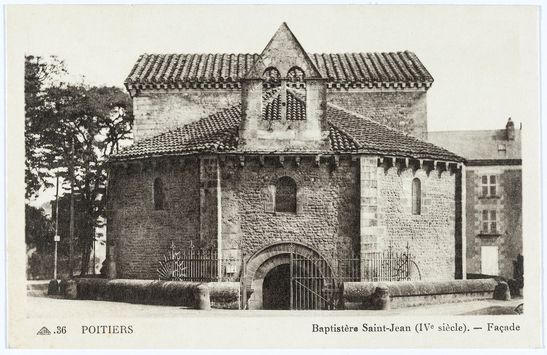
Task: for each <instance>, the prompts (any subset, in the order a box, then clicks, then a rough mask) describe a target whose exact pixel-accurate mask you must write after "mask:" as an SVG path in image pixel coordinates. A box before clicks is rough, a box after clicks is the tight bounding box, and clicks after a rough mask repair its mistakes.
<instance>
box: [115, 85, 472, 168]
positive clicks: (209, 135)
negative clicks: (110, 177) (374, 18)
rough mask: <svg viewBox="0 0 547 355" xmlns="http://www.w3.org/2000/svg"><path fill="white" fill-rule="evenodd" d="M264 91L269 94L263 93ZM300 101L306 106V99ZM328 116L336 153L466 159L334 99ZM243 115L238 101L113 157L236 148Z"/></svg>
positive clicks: (333, 148)
mask: <svg viewBox="0 0 547 355" xmlns="http://www.w3.org/2000/svg"><path fill="white" fill-rule="evenodd" d="M287 93H288V97H293V99H294V100H295V101H294V102H296V103H298V102H300V103H301V101H300V98H299V97H298V93H296V92H294V91H292V90H291V91H288V92H287ZM289 95H290V96H289ZM265 97H268V96H267V95H265ZM272 97H273V98H274V99H273V100H272V101H271V102H273V101H275V99H277V97H278V96H276V95H275V94H274V95H272V96H270V97H269V98H270V99H271V98H272ZM299 107H300V108H302V107H303V105H301V106H299ZM304 109H305V108H304ZM304 111H305V110H304ZM297 117H299V116H297ZM327 120H328V123H329V140H330V145H331V151H332V152H333V153H334V152H338V153H348V152H353V153H360V154H372V155H380V156H386V155H387V156H397V157H405V158H414V159H438V160H448V161H463V158H461V157H459V156H457V155H456V154H454V153H451V152H449V151H448V150H446V149H444V148H441V147H439V146H436V145H434V144H432V143H429V142H426V141H422V140H420V139H418V138H416V137H413V136H410V135H407V134H405V133H402V132H400V131H397V130H395V129H392V128H389V127H387V126H384V125H381V124H379V123H377V122H374V121H372V120H371V119H369V118H366V117H363V116H360V115H357V114H354V113H351V112H349V111H346V110H344V109H342V108H340V107H337V106H335V105H332V104H328V105H327ZM240 121H241V106H240V105H236V106H233V107H231V108H229V109H226V110H224V111H221V112H219V113H216V114H214V115H211V116H208V117H206V118H203V119H201V120H199V121H197V122H193V123H190V124H187V125H185V126H183V127H180V128H178V129H175V130H173V131H169V132H166V133H163V134H160V135H158V136H155V137H152V138H148V139H145V140H143V141H140V142H138V143H135V144H134V145H132V146H130V147H127V148H125V149H123V150H122V151H120V152H119V153H118V154H116V155H114V156H112V158H111V159H112V160H126V159H136V158H144V157H152V156H162V155H179V154H193V153H203V152H237V149H238V129H239V123H240ZM299 152H300V153H302V152H303V151H299Z"/></svg>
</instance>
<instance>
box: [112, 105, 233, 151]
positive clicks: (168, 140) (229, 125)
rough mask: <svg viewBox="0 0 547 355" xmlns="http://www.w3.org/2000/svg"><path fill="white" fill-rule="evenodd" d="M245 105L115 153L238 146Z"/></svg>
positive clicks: (201, 149)
mask: <svg viewBox="0 0 547 355" xmlns="http://www.w3.org/2000/svg"><path fill="white" fill-rule="evenodd" d="M240 120H241V106H240V105H237V106H233V107H231V108H229V109H226V110H224V111H222V112H219V113H216V114H214V115H211V116H209V117H206V118H203V119H201V120H199V121H196V122H193V123H190V124H187V125H184V126H182V127H180V128H177V129H175V130H172V131H169V132H165V133H162V134H160V135H157V136H154V137H151V138H148V139H145V140H142V141H139V142H137V143H135V144H133V145H132V146H129V147H127V148H126V149H123V150H122V151H120V152H119V153H118V154H116V155H115V156H113V159H114V160H117V159H127V158H137V157H151V156H161V155H174V154H190V153H198V152H224V151H233V150H236V149H237V136H238V127H239V122H240Z"/></svg>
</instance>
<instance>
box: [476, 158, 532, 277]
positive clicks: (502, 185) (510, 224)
mask: <svg viewBox="0 0 547 355" xmlns="http://www.w3.org/2000/svg"><path fill="white" fill-rule="evenodd" d="M482 175H488V176H490V175H495V176H497V177H498V179H499V183H498V186H497V190H498V193H497V196H496V197H492V198H488V197H487V198H484V197H482V184H481V176H482ZM466 185H467V212H466V216H467V272H468V273H471V274H482V273H483V272H482V270H481V247H482V246H497V247H498V265H499V276H503V277H505V278H507V279H510V278H513V261H514V260H516V259H517V256H518V255H519V254H522V170H521V167H520V166H519V167H512V166H507V167H504V166H484V167H476V166H473V167H468V170H467V177H466ZM484 209H486V210H489V211H491V210H495V211H496V213H497V224H498V232H499V233H498V234H495V235H483V234H481V211H482V210H484Z"/></svg>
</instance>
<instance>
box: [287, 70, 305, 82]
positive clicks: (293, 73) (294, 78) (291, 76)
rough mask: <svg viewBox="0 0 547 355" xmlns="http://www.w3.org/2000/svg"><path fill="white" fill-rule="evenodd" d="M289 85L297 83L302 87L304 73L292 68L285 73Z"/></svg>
mask: <svg viewBox="0 0 547 355" xmlns="http://www.w3.org/2000/svg"><path fill="white" fill-rule="evenodd" d="M287 79H288V81H289V83H299V84H300V85H302V87H304V86H303V85H304V71H303V70H302V69H300V68H299V67H292V68H291V69H290V70H289V72H288V73H287Z"/></svg>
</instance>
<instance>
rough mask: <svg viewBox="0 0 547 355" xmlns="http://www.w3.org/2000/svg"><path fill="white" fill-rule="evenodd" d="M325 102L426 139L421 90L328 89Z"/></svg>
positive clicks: (424, 94)
mask: <svg viewBox="0 0 547 355" xmlns="http://www.w3.org/2000/svg"><path fill="white" fill-rule="evenodd" d="M327 101H328V102H330V103H333V104H335V105H338V106H340V107H343V108H345V109H347V110H350V111H353V112H356V113H358V114H360V115H363V116H365V117H368V118H370V119H372V120H374V121H376V122H379V123H382V124H384V125H387V126H389V127H393V128H396V129H398V130H401V131H403V132H406V133H409V134H412V135H414V136H416V137H419V138H422V139H427V92H426V91H425V89H406V90H405V91H402V89H351V90H348V91H346V90H343V89H340V90H334V89H331V90H328V91H327Z"/></svg>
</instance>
